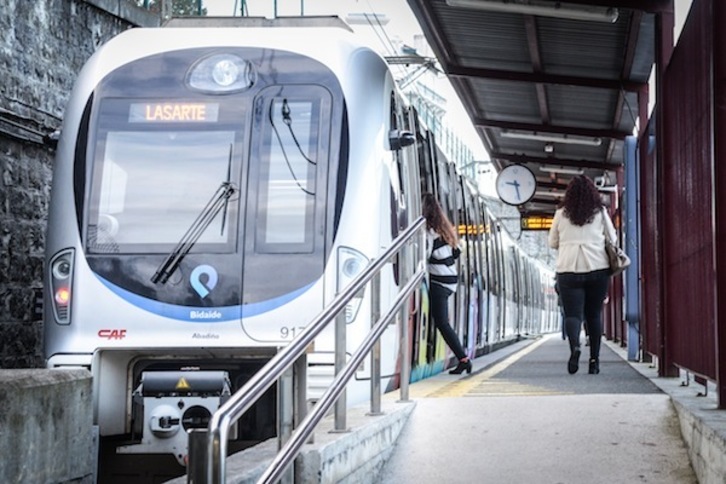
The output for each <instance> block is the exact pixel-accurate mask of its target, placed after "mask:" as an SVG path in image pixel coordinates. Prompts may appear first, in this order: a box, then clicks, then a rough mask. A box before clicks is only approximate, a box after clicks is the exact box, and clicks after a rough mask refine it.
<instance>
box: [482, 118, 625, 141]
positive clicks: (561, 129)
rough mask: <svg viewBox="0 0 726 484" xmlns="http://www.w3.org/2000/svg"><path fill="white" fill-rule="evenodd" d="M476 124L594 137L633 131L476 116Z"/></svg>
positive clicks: (606, 136)
mask: <svg viewBox="0 0 726 484" xmlns="http://www.w3.org/2000/svg"><path fill="white" fill-rule="evenodd" d="M474 126H477V127H480V128H499V129H516V130H520V131H537V132H538V133H555V134H573V135H577V136H590V137H593V138H612V139H619V140H623V139H625V137H626V136H630V135H631V134H632V133H628V132H627V131H618V130H614V129H595V128H580V127H576V126H553V125H550V124H532V123H516V122H513V121H495V120H492V119H484V118H476V119H474Z"/></svg>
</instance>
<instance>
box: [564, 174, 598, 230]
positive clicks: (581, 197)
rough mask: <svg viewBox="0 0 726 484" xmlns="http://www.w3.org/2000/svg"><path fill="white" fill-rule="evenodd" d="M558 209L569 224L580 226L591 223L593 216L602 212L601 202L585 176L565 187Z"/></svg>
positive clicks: (576, 178) (578, 177)
mask: <svg viewBox="0 0 726 484" xmlns="http://www.w3.org/2000/svg"><path fill="white" fill-rule="evenodd" d="M560 207H562V208H564V212H565V216H566V217H567V218H568V219H570V222H572V223H573V224H575V225H579V226H582V225H585V224H588V223H590V222H592V220H593V218H595V214H596V213H598V212H599V211H600V210H602V202H601V201H600V194H599V193H598V191H597V187H596V186H595V184H594V183H593V182H592V180H590V179H589V178H588V177H586V176H585V175H579V176H576V177H575V178H573V179H572V181H570V184H569V185H567V191H566V192H565V198H564V200H562V203H561V204H560Z"/></svg>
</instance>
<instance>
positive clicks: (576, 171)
mask: <svg viewBox="0 0 726 484" xmlns="http://www.w3.org/2000/svg"><path fill="white" fill-rule="evenodd" d="M539 170H540V171H546V172H548V173H561V174H563V175H582V174H583V173H585V170H583V169H582V168H567V167H564V166H546V165H545V166H540V167H539Z"/></svg>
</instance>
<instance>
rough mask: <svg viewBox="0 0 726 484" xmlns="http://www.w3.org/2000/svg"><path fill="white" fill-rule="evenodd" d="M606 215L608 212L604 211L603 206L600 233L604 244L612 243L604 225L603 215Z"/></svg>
mask: <svg viewBox="0 0 726 484" xmlns="http://www.w3.org/2000/svg"><path fill="white" fill-rule="evenodd" d="M607 216H608V213H607V212H606V211H605V207H603V208H602V234H603V235H604V236H605V244H607V243H608V242H610V243H611V244H612V243H613V241H612V240H610V236H609V235H608V231H607V227H606V226H605V217H607Z"/></svg>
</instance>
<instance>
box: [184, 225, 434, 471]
mask: <svg viewBox="0 0 726 484" xmlns="http://www.w3.org/2000/svg"><path fill="white" fill-rule="evenodd" d="M424 226H425V219H424V218H423V217H420V218H419V219H417V220H416V221H415V222H414V223H413V224H411V225H410V226H409V227H407V228H406V229H405V230H404V231H403V232H402V233H401V234H399V236H398V237H396V239H395V240H394V241H393V242H392V243H391V246H390V247H389V248H388V249H387V250H386V251H385V252H384V253H383V255H382V256H380V257H379V258H378V259H374V260H372V261H371V263H370V264H369V265H368V266H367V267H366V268H365V269H364V270H363V272H361V274H359V275H358V276H357V277H356V278H355V279H354V280H353V281H352V282H351V283H350V284H349V285H348V286H347V287H346V288H345V289H344V290H343V291H342V292H341V293H340V294H338V296H336V297H335V299H333V301H332V303H331V304H330V305H329V306H328V307H326V308H325V309H324V310H323V311H322V312H321V313H320V314H319V315H318V316H316V317H315V318H314V319H313V320H312V321H311V322H310V323H309V324H308V325H307V326H306V327H305V329H304V330H303V331H302V332H301V333H300V334H299V335H298V336H297V337H296V338H294V339H293V340H292V341H291V342H290V343H289V344H288V345H287V346H285V347H283V348H282V349H281V350H280V351H279V352H278V353H277V354H275V356H273V357H272V358H271V359H270V361H268V362H267V363H266V364H265V365H264V366H263V367H262V368H261V369H260V370H259V371H258V372H257V373H255V375H253V376H252V378H250V380H249V381H247V383H245V384H244V385H243V386H242V387H241V388H240V389H239V390H238V391H237V392H236V393H235V394H234V395H232V396H231V397H230V399H229V400H227V401H226V402H225V403H224V404H223V405H222V406H221V407H220V408H219V409H218V410H217V411H216V412H215V413H214V415H212V418H211V419H210V421H209V426H208V433H207V436H206V437H207V444H206V461H207V466H206V474H207V479H206V481H207V482H208V483H210V484H223V483H224V479H225V475H226V462H225V460H226V456H227V440H228V436H229V429H230V427H231V425H232V424H233V423H234V422H236V421H237V420H238V419H239V418H240V417H241V416H242V415H243V414H244V413H245V412H246V411H247V410H249V408H250V407H251V406H252V405H253V404H254V403H255V402H256V401H257V400H258V399H259V398H260V397H261V396H262V395H263V394H264V393H265V391H267V389H268V388H270V387H271V386H272V385H273V384H274V383H275V382H276V381H277V380H278V379H279V378H280V377H281V376H282V374H283V373H284V372H285V371H287V370H288V369H289V368H290V366H291V365H292V364H293V363H294V362H295V361H296V360H297V359H298V358H300V357H301V356H302V355H303V354H304V353H305V352H306V350H307V348H308V347H309V346H310V344H311V343H312V342H313V340H314V339H315V338H316V337H317V336H318V335H319V334H320V332H321V331H322V330H323V329H325V327H326V326H327V325H328V324H329V323H330V322H331V321H333V320H334V318H335V317H336V316H337V315H338V313H340V312H341V311H342V310H343V309H344V308H345V305H346V304H348V302H349V301H350V299H352V298H353V296H355V295H356V294H358V292H359V291H360V290H361V289H363V288H364V287H365V285H366V284H367V283H368V282H369V281H370V280H371V279H372V278H373V277H375V276H376V275H377V274H378V273H379V272H380V271H381V269H382V268H383V267H384V266H385V265H386V264H387V263H388V262H389V260H390V259H391V258H392V257H393V256H394V255H395V254H397V253H398V252H400V250H401V249H402V248H403V247H404V245H405V244H407V243H409V242H410V241H411V240H413V238H414V236H415V235H416V234H417V232H419V231H421V229H422V228H423V227H424ZM421 233H423V231H421ZM419 262H420V263H421V264H420V265H422V263H423V261H422V260H420V261H419ZM418 269H419V270H418V271H417V272H416V274H415V275H414V277H412V278H411V279H412V280H411V281H409V283H408V284H407V285H406V286H405V289H407V290H408V291H409V292H412V289H410V288H411V287H415V285H414V280H417V281H420V280H421V278H423V274H424V268H423V267H419V268H418ZM419 275H420V276H419ZM403 292H404V291H401V292H400V293H399V298H400V297H402V296H401V295H400V294H401V293H403ZM403 298H404V300H405V296H403ZM396 301H398V298H397V299H396ZM399 304H400V302H399ZM386 317H388V314H387V315H386ZM384 320H385V318H384ZM380 326H381V327H383V328H384V327H385V325H383V324H381V325H380ZM378 328H379V324H376V326H375V327H374V328H373V329H372V331H371V333H369V337H368V338H366V340H365V341H364V344H366V343H367V342H368V341H369V339H370V338H371V337H372V336H373V333H376V332H377V331H378ZM379 337H380V334H379V335H378V336H376V337H375V340H377V339H378V338H379ZM375 340H374V341H373V343H374V342H375ZM373 343H371V345H372V344H373ZM356 355H358V352H356ZM363 355H365V353H363ZM357 366H358V365H355V366H352V365H350V363H349V364H347V365H346V367H345V369H344V370H343V371H341V372H340V373H339V374H338V375H337V376H336V378H335V379H334V380H333V382H334V383H335V382H338V383H340V380H339V377H340V379H341V380H342V378H343V376H344V374H345V373H347V372H349V370H347V369H349V368H356V367H357ZM346 370H347V371H346ZM346 382H347V380H346ZM331 387H332V385H331ZM341 391H342V388H341V389H340V391H333V393H336V392H337V394H336V395H333V396H331V397H330V398H331V399H333V401H334V399H335V398H336V397H337V396H339V394H340V392H341ZM329 392H331V390H330V388H329V389H328V392H326V394H325V395H326V396H327V395H328V393H329ZM326 402H327V400H326ZM312 414H313V415H315V412H313V413H312ZM313 418H316V417H310V418H306V419H305V420H304V422H305V423H306V424H307V423H308V422H310V421H311V420H312V419H313ZM315 424H317V422H315ZM296 436H297V433H296ZM291 440H294V439H291ZM195 448H196V446H191V445H190V455H189V459H190V462H191V461H192V460H193V459H194V458H195V456H194V455H193V454H192V452H193V451H194V449H195Z"/></svg>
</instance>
